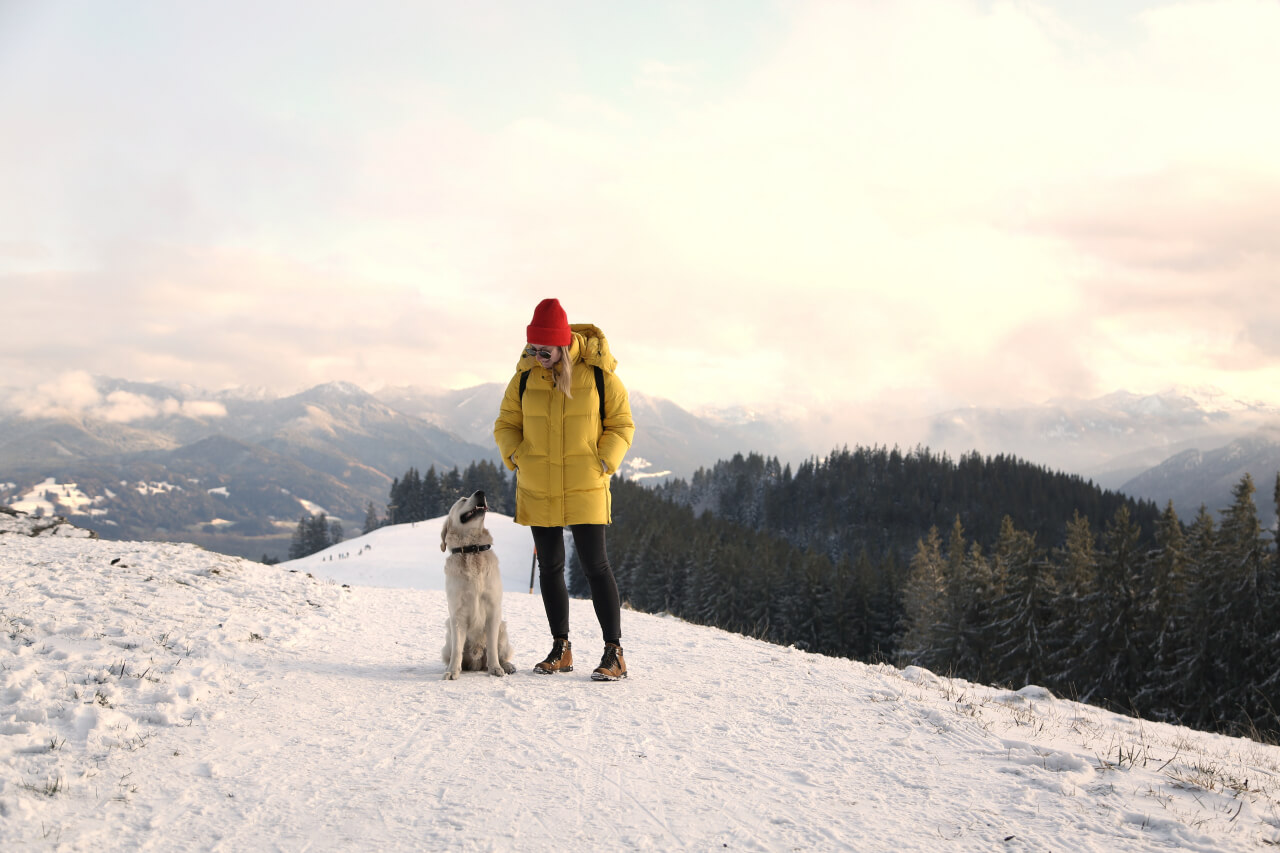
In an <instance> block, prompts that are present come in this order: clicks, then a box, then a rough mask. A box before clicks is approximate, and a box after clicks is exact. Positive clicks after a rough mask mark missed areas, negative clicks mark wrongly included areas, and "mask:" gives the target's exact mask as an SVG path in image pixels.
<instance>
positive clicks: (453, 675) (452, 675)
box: [441, 669, 458, 681]
mask: <svg viewBox="0 0 1280 853" xmlns="http://www.w3.org/2000/svg"><path fill="white" fill-rule="evenodd" d="M457 680H458V673H457V672H456V671H454V670H452V669H450V670H447V671H446V672H445V674H444V678H442V679H441V681H457Z"/></svg>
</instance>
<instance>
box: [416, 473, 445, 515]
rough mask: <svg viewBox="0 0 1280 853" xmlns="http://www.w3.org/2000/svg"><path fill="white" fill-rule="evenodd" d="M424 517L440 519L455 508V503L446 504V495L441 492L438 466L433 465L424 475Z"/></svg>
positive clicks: (422, 486) (422, 489)
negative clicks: (437, 472) (451, 508)
mask: <svg viewBox="0 0 1280 853" xmlns="http://www.w3.org/2000/svg"><path fill="white" fill-rule="evenodd" d="M420 488H421V491H422V498H421V501H422V517H423V518H424V519H426V518H439V517H440V516H442V515H444V514H445V513H447V512H448V511H449V508H450V507H452V506H453V501H450V502H449V503H445V501H444V495H443V494H441V491H440V477H439V475H437V474H436V466H434V465H432V466H431V467H430V468H428V469H427V473H425V474H423V475H422V485H421V486H420Z"/></svg>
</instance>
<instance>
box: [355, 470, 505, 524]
mask: <svg viewBox="0 0 1280 853" xmlns="http://www.w3.org/2000/svg"><path fill="white" fill-rule="evenodd" d="M475 491H483V492H484V493H485V499H486V500H487V501H488V504H489V509H490V510H491V511H493V512H500V513H504V514H506V515H514V514H515V506H516V497H515V479H514V478H508V477H507V472H506V469H505V468H501V467H499V466H498V465H496V464H494V463H493V462H490V461H488V460H481V461H479V462H472V463H471V464H470V465H468V466H467V467H466V469H465V470H462V471H459V470H458V467H457V466H454V467H453V468H452V469H451V470H449V471H441V472H439V473H437V472H436V468H435V466H434V465H432V466H431V467H430V468H428V469H427V472H426V473H425V474H420V473H418V469H417V468H410V469H409V470H408V471H406V472H405V473H404V476H403V477H397V478H395V479H394V480H393V481H392V483H391V493H390V495H389V496H388V498H387V505H386V514H385V515H379V514H378V510H377V507H375V506H374V505H373V503H372V502H370V503H369V505H368V507H367V508H366V510H365V520H364V527H363V530H364V532H365V533H369V532H370V531H372V530H376V529H377V528H379V527H382V526H384V525H388V524H408V523H410V522H415V521H426V520H427V519H429V518H439V517H440V516H442V515H444V514H445V513H447V512H448V511H449V508H450V507H451V506H453V504H454V501H456V500H457V499H458V498H461V497H465V496H466V495H469V494H471V493H472V492H475Z"/></svg>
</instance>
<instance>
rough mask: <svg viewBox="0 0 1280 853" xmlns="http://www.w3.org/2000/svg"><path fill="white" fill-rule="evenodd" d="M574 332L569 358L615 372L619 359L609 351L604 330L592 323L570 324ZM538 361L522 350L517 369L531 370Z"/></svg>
mask: <svg viewBox="0 0 1280 853" xmlns="http://www.w3.org/2000/svg"><path fill="white" fill-rule="evenodd" d="M569 329H570V331H571V332H573V340H572V342H571V343H570V344H569V358H570V359H572V360H574V361H578V362H582V363H584V364H590V365H594V366H595V367H598V368H600V369H601V370H603V371H605V372H606V373H613V372H614V370H616V369H617V367H618V360H617V359H616V358H614V357H613V353H611V352H610V351H609V340H608V338H606V337H605V336H604V332H602V331H600V329H599V328H597V327H596V326H593V325H592V324H590V323H574V324H572V325H571V326H569ZM537 366H538V361H537V359H535V358H534V357H533V356H531V355H525V354H524V350H521V351H520V360H519V361H518V362H517V363H516V370H517V371H520V370H529V369H531V368H534V367H537Z"/></svg>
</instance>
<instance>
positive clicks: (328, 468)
mask: <svg viewBox="0 0 1280 853" xmlns="http://www.w3.org/2000/svg"><path fill="white" fill-rule="evenodd" d="M85 379H86V383H85V384H84V385H83V387H80V388H77V389H75V391H76V393H74V394H71V393H63V394H62V395H61V397H58V398H57V399H42V398H40V397H39V396H38V395H34V394H32V393H29V392H13V391H11V392H9V393H8V394H7V396H6V395H4V394H2V393H0V504H11V505H14V506H15V507H18V508H20V509H24V510H26V511H29V512H38V513H45V514H50V515H55V514H56V515H68V516H71V517H73V518H75V520H76V521H77V523H78V524H82V525H83V526H86V527H89V528H91V529H93V530H95V531H97V532H98V533H99V534H100V535H102V536H104V537H107V538H113V539H126V538H127V539H173V540H179V541H193V542H196V543H198V544H201V545H204V546H206V547H209V548H211V549H213V550H218V551H222V552H225V553H231V554H237V555H242V556H251V557H257V556H261V555H264V554H267V555H271V556H281V555H283V554H284V552H285V551H286V550H287V547H288V541H289V538H290V536H291V534H292V531H293V529H294V527H295V526H296V524H297V521H298V519H299V517H300V516H301V515H302V514H303V513H310V512H320V511H323V512H326V513H327V514H328V515H329V516H330V517H332V518H336V519H340V520H341V521H342V522H343V523H344V524H345V525H346V526H347V528H348V530H349V531H350V532H354V529H355V528H356V527H358V526H359V525H361V524H362V522H363V520H364V517H365V513H366V511H367V508H368V506H369V505H370V504H372V505H373V507H374V508H375V510H376V511H378V512H379V513H381V512H383V511H384V510H385V504H386V501H387V498H388V494H389V491H390V486H391V483H392V481H393V479H394V478H396V477H399V476H402V475H403V474H404V473H405V472H406V471H407V470H408V469H409V468H410V467H415V468H417V469H418V470H419V471H422V472H425V471H426V470H427V469H428V468H431V467H435V468H436V469H437V470H438V471H444V470H448V469H452V468H454V467H458V468H460V469H461V468H465V467H467V466H468V465H470V464H471V463H473V462H479V461H490V462H493V463H495V464H497V463H498V459H497V453H496V449H495V448H494V446H493V443H492V438H491V435H492V426H493V418H494V413H495V412H496V411H497V410H498V405H499V402H500V400H501V396H502V393H503V391H504V388H505V386H504V385H502V384H500V383H487V384H484V385H478V386H475V387H472V388H467V389H462V390H434V389H425V388H415V387H389V388H384V389H382V390H380V391H378V392H377V393H369V392H367V391H365V390H363V389H361V388H359V387H357V386H355V385H352V384H349V383H342V382H334V383H328V384H325V385H319V386H317V387H314V388H311V389H308V390H306V391H303V392H301V393H298V394H293V395H289V396H282V397H276V396H272V395H271V394H268V393H266V392H263V391H259V390H252V389H237V390H233V391H222V392H206V391H202V390H200V389H197V388H193V387H191V386H176V385H165V384H159V383H140V382H129V381H125V380H120V379H110V378H93V379H92V380H91V384H89V382H88V377H85ZM631 406H632V413H633V415H634V417H635V420H636V423H637V424H638V425H639V426H640V429H638V430H637V433H636V439H635V443H634V445H633V447H632V449H631V452H630V453H629V454H628V457H627V462H626V464H625V467H624V470H623V472H622V474H621V475H622V476H625V477H627V478H630V479H637V480H643V479H647V478H662V477H672V476H674V477H682V478H688V477H690V476H691V475H692V474H693V473H694V472H695V471H697V470H698V469H699V468H703V467H706V468H709V467H711V466H712V465H714V463H715V462H716V461H718V460H721V459H728V458H730V457H731V456H733V455H734V454H736V453H748V452H757V453H761V454H764V455H767V456H777V457H779V458H780V459H782V460H784V461H787V462H793V463H794V462H798V461H800V460H803V459H805V458H809V457H812V456H818V457H822V456H825V455H826V454H827V453H829V452H830V451H831V450H832V449H833V448H834V447H836V446H837V445H838V444H847V445H853V444H858V443H859V437H858V436H857V435H849V436H846V437H844V438H843V439H842V440H840V441H836V442H834V443H832V439H831V438H830V436H828V437H827V438H826V439H824V438H820V437H818V435H819V434H818V432H817V431H816V429H815V427H814V426H813V424H814V423H815V422H816V419H813V418H806V417H805V416H804V414H803V413H794V412H789V413H787V414H785V415H780V414H774V415H762V414H760V413H758V412H752V411H748V410H745V409H743V410H717V411H703V412H699V413H694V412H690V411H687V410H686V409H684V408H682V407H680V406H679V405H677V404H675V403H673V402H671V401H670V400H666V399H663V398H660V397H654V396H650V395H648V394H644V393H642V392H638V391H635V390H633V391H632V393H631ZM1277 424H1280V411H1278V410H1277V409H1275V408H1271V407H1269V406H1266V405H1263V404H1258V403H1244V402H1239V401H1234V400H1227V399H1223V397H1222V396H1221V395H1214V394H1211V393H1210V394H1206V393H1204V392H1186V391H1179V390H1175V391H1171V392H1169V393H1166V394H1160V395H1149V396H1140V395H1134V394H1127V393H1124V392H1119V393H1116V394H1112V395H1108V396H1106V397H1102V398H1098V399H1094V400H1079V401H1052V402H1050V403H1047V404H1045V405H1042V406H1028V407H1025V408H1019V409H991V408H985V409H984V408H970V409H963V410H954V411H950V412H944V413H940V414H938V415H936V416H934V417H933V418H931V419H929V420H928V422H926V423H924V424H916V425H915V426H914V427H912V430H914V432H915V433H916V434H914V435H911V434H907V432H905V431H904V435H903V438H902V444H904V445H905V444H912V443H922V444H924V445H926V446H928V447H931V448H933V449H934V450H938V451H946V452H948V453H951V454H954V455H959V454H962V453H967V452H971V451H975V450H976V451H978V452H980V453H982V454H984V455H994V454H1001V453H1003V454H1008V455H1015V456H1019V457H1020V458H1023V459H1026V460H1028V461H1031V462H1035V463H1037V464H1042V465H1044V466H1046V467H1048V468H1051V469H1055V470H1062V471H1068V472H1071V473H1078V474H1082V475H1084V476H1087V477H1090V478H1092V479H1094V481H1095V482H1097V483H1098V484H1099V485H1101V486H1104V487H1106V488H1112V489H1116V490H1119V491H1123V492H1126V493H1128V494H1131V495H1133V496H1134V497H1140V498H1147V499H1150V500H1154V501H1156V502H1157V503H1158V504H1160V505H1163V504H1164V502H1165V501H1167V500H1172V501H1173V502H1174V505H1175V507H1176V509H1177V510H1178V512H1179V514H1180V515H1181V516H1182V517H1184V519H1189V518H1190V517H1191V516H1192V515H1194V513H1195V512H1196V510H1197V509H1198V508H1199V506H1200V504H1202V503H1203V504H1205V505H1206V506H1208V507H1209V508H1210V509H1211V510H1215V511H1217V510H1221V509H1223V508H1225V507H1226V506H1227V505H1229V504H1230V501H1231V489H1232V487H1233V486H1234V485H1235V483H1236V482H1238V481H1239V478H1240V476H1242V474H1243V473H1245V472H1248V473H1251V474H1252V475H1253V477H1254V481H1255V483H1256V485H1257V488H1258V495H1257V500H1258V506H1259V512H1260V516H1261V518H1262V520H1263V523H1264V524H1267V525H1271V524H1274V522H1275V504H1274V494H1273V486H1274V479H1275V476H1276V471H1277V469H1278V468H1280V429H1277V428H1276V425H1277Z"/></svg>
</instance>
